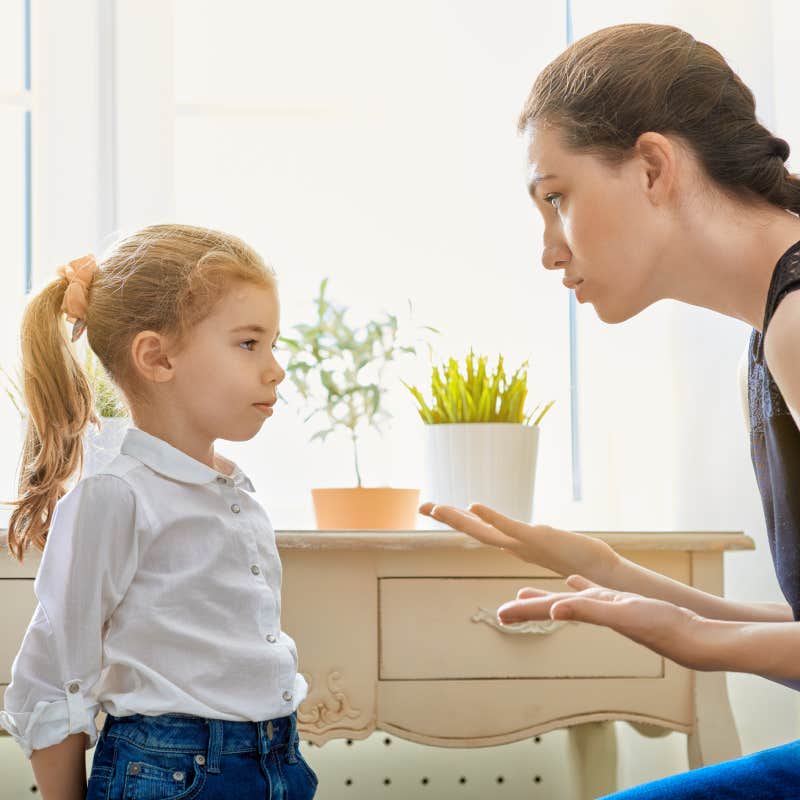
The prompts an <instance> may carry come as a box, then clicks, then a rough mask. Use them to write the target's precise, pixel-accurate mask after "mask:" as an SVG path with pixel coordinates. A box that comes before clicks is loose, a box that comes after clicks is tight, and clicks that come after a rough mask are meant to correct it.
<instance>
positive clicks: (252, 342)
mask: <svg viewBox="0 0 800 800" xmlns="http://www.w3.org/2000/svg"><path fill="white" fill-rule="evenodd" d="M249 344H252V345H256V344H258V339H248V340H247V341H246V342H240V345H245V349H246V350H252V348H250V347H247V345H249Z"/></svg>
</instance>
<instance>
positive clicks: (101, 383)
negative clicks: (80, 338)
mask: <svg viewBox="0 0 800 800" xmlns="http://www.w3.org/2000/svg"><path fill="white" fill-rule="evenodd" d="M83 366H84V369H85V371H86V375H87V376H88V379H89V384H90V385H91V387H92V392H93V393H94V410H95V413H96V414H97V416H98V417H127V416H128V409H127V408H126V406H125V404H124V403H123V402H122V399H121V397H120V394H119V390H118V389H117V387H116V384H115V383H114V382H113V381H112V380H111V378H109V377H108V373H107V372H106V370H105V368H104V367H103V365H102V364H101V363H100V359H99V358H98V357H97V356H96V355H95V354H94V352H93V351H92V350H91V348H89V347H87V348H86V355H85V357H84V363H83ZM0 374H2V375H3V380H4V384H5V385H4V386H3V390H4V391H5V393H6V396H7V397H8V398H9V399H10V400H11V402H12V403H13V404H14V408H16V409H17V413H18V414H19V415H20V417H23V418H24V417H25V416H26V414H27V409H26V408H25V400H24V395H23V392H22V375H21V372H20V368H19V367H17V369H16V371H15V375H10V374H9V372H8V371H7V370H6V369H4V368H3V367H0Z"/></svg>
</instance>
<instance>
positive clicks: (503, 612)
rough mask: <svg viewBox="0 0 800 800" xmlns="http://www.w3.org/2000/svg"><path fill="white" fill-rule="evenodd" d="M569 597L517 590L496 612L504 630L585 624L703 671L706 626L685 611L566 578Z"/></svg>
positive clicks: (581, 579) (706, 661)
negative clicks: (528, 623)
mask: <svg viewBox="0 0 800 800" xmlns="http://www.w3.org/2000/svg"><path fill="white" fill-rule="evenodd" d="M567 585H568V586H569V587H571V588H572V589H574V590H575V591H574V592H545V591H542V590H541V589H530V588H526V589H520V591H519V592H517V599H516V600H512V601H511V602H508V603H505V604H503V605H502V606H500V608H499V609H498V610H497V617H498V619H499V620H500V622H502V623H503V624H505V625H509V624H511V623H514V622H523V621H525V620H538V619H558V620H573V621H576V622H589V623H591V624H592V625H603V626H605V627H606V628H611V629H612V630H615V631H617V632H618V633H621V634H622V635H623V636H627V637H628V638H629V639H632V640H633V641H634V642H637V643H638V644H642V645H644V646H645V647H648V648H650V650H653V651H655V652H656V653H659V654H660V655H662V656H665V657H666V658H669V659H670V660H672V661H675V662H676V663H677V664H680V665H681V666H684V667H688V668H689V669H708V668H709V666H710V662H709V659H708V657H707V656H708V654H707V653H706V650H707V649H708V648H707V647H706V645H707V644H710V637H709V636H705V635H704V633H705V631H704V624H705V623H707V622H708V621H707V620H705V619H704V618H703V617H700V616H698V615H697V614H695V613H694V612H692V611H689V609H687V608H681V607H680V606H676V605H673V604H672V603H667V602H665V601H663V600H654V599H652V598H650V597H642V596H641V595H638V594H631V593H629V592H617V591H614V590H613V589H606V588H605V587H603V586H598V585H597V584H596V583H593V582H592V581H590V580H587V579H586V578H584V577H582V576H580V575H571V576H570V577H569V578H567Z"/></svg>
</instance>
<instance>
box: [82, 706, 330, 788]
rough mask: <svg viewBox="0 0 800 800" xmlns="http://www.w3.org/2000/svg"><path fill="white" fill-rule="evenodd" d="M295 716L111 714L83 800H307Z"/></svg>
mask: <svg viewBox="0 0 800 800" xmlns="http://www.w3.org/2000/svg"><path fill="white" fill-rule="evenodd" d="M299 745H300V742H299V739H298V736H297V716H296V714H292V715H291V716H288V717H281V718H280V719H273V720H269V721H268V720H264V721H262V722H229V721H227V720H219V719H205V718H203V717H193V716H189V715H188V714H161V715H159V716H145V715H143V714H132V715H130V716H127V717H115V716H113V715H111V714H109V715H108V716H107V717H106V721H105V725H104V726H103V730H102V731H101V733H100V736H99V737H98V739H97V745H96V746H95V751H94V761H93V762H92V772H91V774H90V776H89V786H88V789H87V793H86V800H122V798H124V799H125V800H188V798H200V799H201V800H223V799H228V798H237V800H240V799H241V800H250V798H259V800H311V798H312V797H314V794H315V792H316V790H317V776H316V775H315V774H314V771H313V770H312V769H311V767H309V766H308V764H307V763H306V761H305V759H304V758H303V757H302V755H300V748H299Z"/></svg>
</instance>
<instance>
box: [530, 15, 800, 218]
mask: <svg viewBox="0 0 800 800" xmlns="http://www.w3.org/2000/svg"><path fill="white" fill-rule="evenodd" d="M538 123H544V124H552V125H555V126H556V127H557V128H558V130H559V132H560V133H561V135H562V138H563V141H564V143H565V145H566V146H567V147H569V148H570V149H572V150H574V151H578V152H580V151H583V152H593V153H595V154H597V155H598V156H600V157H602V158H604V159H606V160H607V161H608V162H610V163H620V162H621V161H623V160H624V159H625V158H626V157H627V156H628V155H630V154H631V153H632V148H633V146H634V145H635V143H636V140H637V139H638V138H639V136H640V135H641V134H643V133H645V132H646V131H655V132H658V133H663V134H674V135H675V136H677V137H680V138H681V139H682V140H683V141H684V142H685V143H686V144H688V145H689V146H690V147H691V149H692V151H693V152H694V154H695V155H696V157H697V159H698V161H699V163H700V164H701V165H702V167H703V168H704V169H705V171H706V173H707V174H708V175H709V176H710V178H711V179H712V180H713V181H714V182H716V183H717V184H718V185H719V186H720V187H722V188H723V189H725V190H726V191H727V192H728V193H729V194H730V195H732V196H735V197H737V198H739V199H742V200H745V201H748V200H749V201H752V200H753V199H756V198H763V199H764V200H766V201H767V202H769V203H772V204H773V205H776V206H778V207H780V208H784V209H788V210H790V211H793V212H795V213H800V180H798V178H797V177H796V176H794V175H792V174H791V173H789V171H788V170H787V169H786V167H785V166H784V162H785V161H786V159H787V158H788V157H789V145H788V144H787V143H786V141H785V140H783V139H780V138H778V137H776V136H773V135H772V134H771V133H770V132H769V131H768V130H767V129H766V128H765V127H764V126H763V125H762V124H761V123H760V122H759V121H758V119H757V118H756V104H755V98H754V97H753V93H752V92H751V91H750V89H748V88H747V86H745V84H744V83H743V82H742V80H741V78H740V77H739V76H738V75H737V74H736V73H735V72H734V71H733V70H732V69H731V68H730V66H729V65H728V63H727V62H726V61H725V59H724V58H723V57H722V56H721V55H720V53H719V52H717V50H715V49H714V48H713V47H711V46H710V45H707V44H705V43H703V42H698V41H697V40H695V39H694V38H693V37H692V36H691V35H690V34H688V33H686V31H682V30H680V29H679V28H674V27H672V26H669V25H618V26H615V27H612V28H604V29H602V30H599V31H596V32H594V33H591V34H589V35H588V36H585V37H584V38H582V39H579V40H578V41H576V42H575V43H574V44H572V45H571V46H570V47H568V48H567V49H566V50H565V51H564V52H563V53H561V55H559V56H558V57H557V58H556V59H555V60H554V61H552V62H551V63H550V64H548V66H547V67H545V69H544V70H543V71H542V72H541V73H540V74H539V76H538V77H537V79H536V82H535V83H534V85H533V88H532V89H531V92H530V94H529V96H528V99H527V101H526V102H525V107H524V108H523V110H522V114H521V115H520V119H519V128H520V131H523V130H524V129H525V128H526V127H528V126H529V125H532V124H538Z"/></svg>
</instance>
